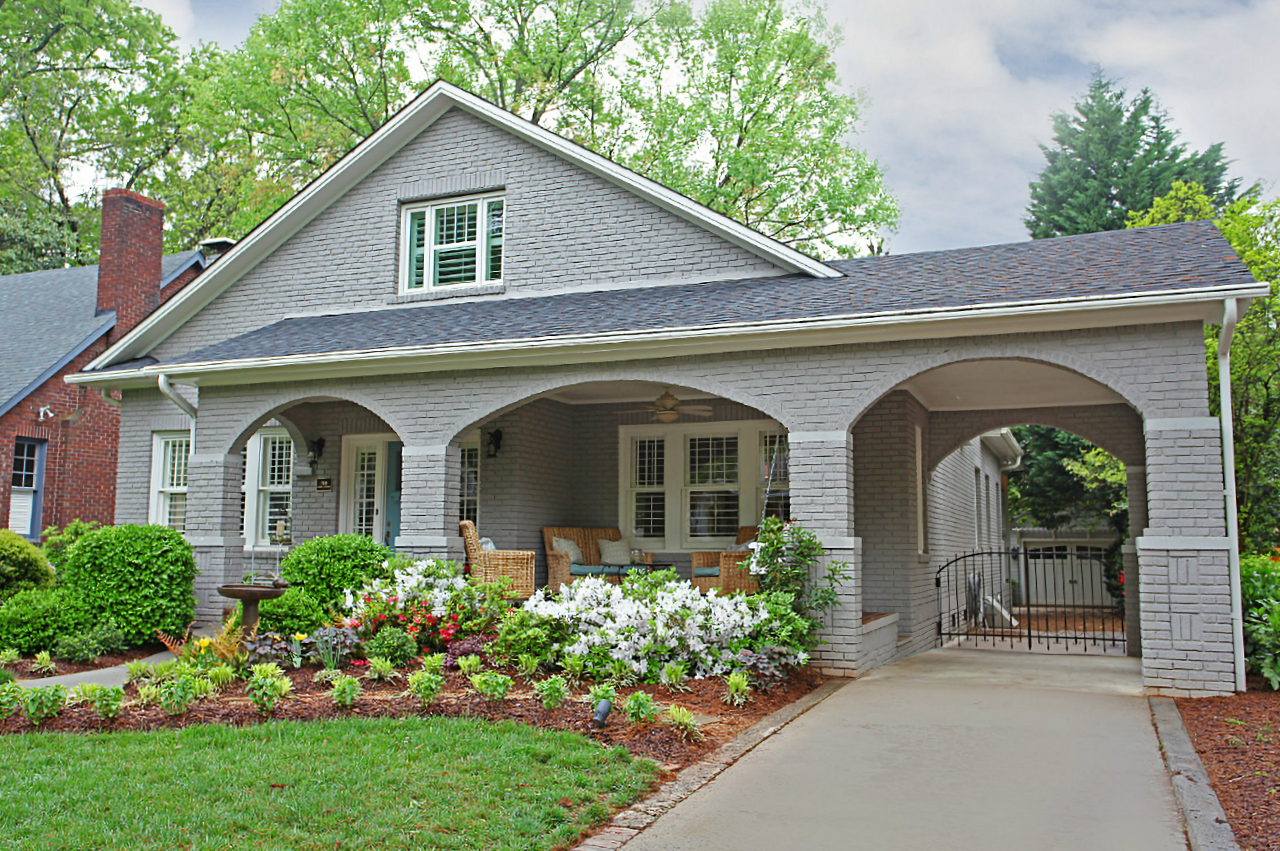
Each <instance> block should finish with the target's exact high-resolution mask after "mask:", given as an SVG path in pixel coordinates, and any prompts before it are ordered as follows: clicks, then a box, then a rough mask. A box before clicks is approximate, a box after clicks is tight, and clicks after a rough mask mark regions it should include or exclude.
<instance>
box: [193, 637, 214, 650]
mask: <svg viewBox="0 0 1280 851" xmlns="http://www.w3.org/2000/svg"><path fill="white" fill-rule="evenodd" d="M212 643H213V639H211V638H202V639H200V640H199V641H197V642H196V646H197V647H199V648H200V649H201V650H204V649H205V648H206V647H208V646H209V645H210V644H212Z"/></svg>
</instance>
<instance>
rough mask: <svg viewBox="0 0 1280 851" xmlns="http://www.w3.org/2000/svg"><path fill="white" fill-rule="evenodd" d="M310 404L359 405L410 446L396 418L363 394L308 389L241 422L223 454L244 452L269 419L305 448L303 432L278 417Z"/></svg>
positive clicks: (287, 395) (278, 399)
mask: <svg viewBox="0 0 1280 851" xmlns="http://www.w3.org/2000/svg"><path fill="white" fill-rule="evenodd" d="M309 402H317V403H323V402H350V403H351V404H353V405H359V406H360V407H362V408H364V409H365V410H367V411H369V412H370V413H372V414H374V415H376V416H377V417H378V418H380V419H381V420H382V421H383V422H384V423H386V424H387V425H388V426H389V427H390V428H391V430H392V431H394V432H395V433H396V434H397V435H399V436H400V439H401V440H404V441H405V443H406V445H408V444H409V441H408V438H407V435H408V434H409V432H408V431H407V430H405V429H404V428H403V427H402V425H401V424H399V423H397V422H396V418H394V417H392V416H391V415H390V414H389V413H388V412H387V411H386V410H385V409H384V408H383V406H382V405H381V404H380V403H378V402H377V401H376V400H373V399H370V398H369V397H368V396H366V395H364V394H363V393H356V392H352V391H350V390H339V391H336V392H331V393H328V392H319V391H317V390H314V389H310V390H296V391H292V392H287V393H282V394H281V395H279V396H277V397H276V398H275V399H273V400H272V401H271V405H270V407H269V408H268V409H267V410H266V411H264V412H262V413H259V414H257V415H254V416H250V417H247V418H244V419H242V420H241V421H240V423H239V424H238V425H237V426H236V427H235V428H234V430H233V431H232V437H231V439H230V441H229V442H228V443H226V444H225V447H226V448H225V449H224V451H225V452H226V453H228V454H231V453H236V452H239V451H240V450H241V449H243V448H244V445H245V443H246V442H247V441H248V440H249V438H250V437H251V436H253V434H254V433H255V432H257V431H258V429H260V428H262V426H263V425H264V424H265V423H266V422H267V421H268V420H271V419H278V420H280V423H281V424H282V425H283V426H284V427H285V428H286V429H287V430H288V431H289V436H290V437H292V438H293V439H294V441H296V442H297V444H296V445H298V446H301V447H303V448H305V447H306V445H307V439H306V435H304V434H303V432H302V429H301V428H300V427H299V426H298V425H297V424H296V423H294V422H293V421H292V420H290V419H289V417H287V416H282V415H281V414H282V412H284V411H287V410H289V409H290V408H293V407H296V406H297V405H304V404H307V403H309Z"/></svg>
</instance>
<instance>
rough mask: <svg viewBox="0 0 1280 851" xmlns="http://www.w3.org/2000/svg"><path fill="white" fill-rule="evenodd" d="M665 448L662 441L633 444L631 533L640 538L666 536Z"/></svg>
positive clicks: (641, 440)
mask: <svg viewBox="0 0 1280 851" xmlns="http://www.w3.org/2000/svg"><path fill="white" fill-rule="evenodd" d="M666 447H667V442H666V440H665V439H664V438H661V437H637V438H635V439H634V440H632V441H631V499H630V504H631V510H632V526H631V530H632V534H634V535H635V536H636V537H638V538H664V537H666V534H667V494H666V491H665V490H664V488H665V487H666V482H667V471H666V464H667V461H666V454H667V453H666Z"/></svg>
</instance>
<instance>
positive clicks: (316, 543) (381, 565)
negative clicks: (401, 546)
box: [280, 535, 392, 607]
mask: <svg viewBox="0 0 1280 851" xmlns="http://www.w3.org/2000/svg"><path fill="white" fill-rule="evenodd" d="M391 555H392V553H391V550H389V549H388V548H386V547H384V546H383V545H382V544H379V543H377V542H376V541H374V540H373V539H372V538H370V537H367V536H365V535H328V536H326V537H323V538H312V539H311V540H310V541H307V542H306V543H304V544H300V545H299V546H297V547H295V548H294V549H293V550H291V551H290V553H289V555H287V556H285V559H284V561H283V562H281V564H280V574H281V575H282V576H283V577H284V578H285V579H286V580H288V581H289V583H290V584H291V585H300V586H301V587H302V588H303V589H305V590H306V592H307V593H308V594H310V595H311V597H312V599H314V600H316V601H317V602H318V603H319V604H320V605H321V606H322V607H327V606H338V605H340V604H341V602H342V596H343V592H345V591H350V590H354V589H357V588H359V587H361V586H362V585H364V583H365V582H366V581H367V580H369V579H376V578H381V579H386V578H389V574H388V571H387V568H386V567H385V565H386V563H387V561H388V559H390V558H391Z"/></svg>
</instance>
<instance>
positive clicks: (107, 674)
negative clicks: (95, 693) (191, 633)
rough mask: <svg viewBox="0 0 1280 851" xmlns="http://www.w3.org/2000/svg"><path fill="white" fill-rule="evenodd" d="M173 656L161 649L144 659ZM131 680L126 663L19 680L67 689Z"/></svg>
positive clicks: (26, 685)
mask: <svg viewBox="0 0 1280 851" xmlns="http://www.w3.org/2000/svg"><path fill="white" fill-rule="evenodd" d="M172 658H173V654H172V653H170V652H169V651H168V650H161V651H160V652H159V653H153V654H151V655H150V656H148V657H147V658H145V659H143V660H142V661H144V662H146V663H147V664H148V665H154V664H155V663H156V662H164V661H167V660H169V659H172ZM128 681H129V671H128V670H127V669H126V668H125V666H124V665H115V666H114V667H111V668H98V669H97V670H96V671H84V672H82V673H79V674H62V675H61V676H57V677H41V678H40V679H37V680H18V685H20V686H22V687H23V688H36V687H38V686H58V685H60V686H66V688H67V691H71V689H73V688H75V687H76V686H78V685H83V684H84V683H97V684H98V685H101V686H122V685H124V684H125V683H126V682H128Z"/></svg>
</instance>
